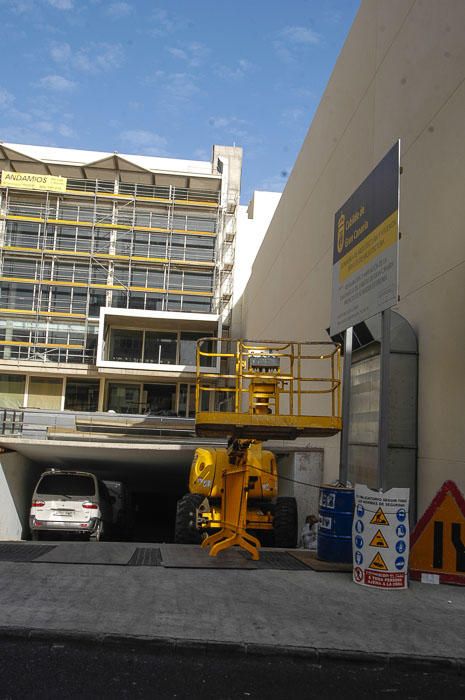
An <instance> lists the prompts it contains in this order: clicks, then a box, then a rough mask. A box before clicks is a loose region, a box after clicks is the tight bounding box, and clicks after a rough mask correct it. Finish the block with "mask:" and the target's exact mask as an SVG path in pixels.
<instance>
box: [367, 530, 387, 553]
mask: <svg viewBox="0 0 465 700" xmlns="http://www.w3.org/2000/svg"><path fill="white" fill-rule="evenodd" d="M370 547H384V548H385V549H389V545H388V543H387V542H386V538H385V537H384V535H383V533H382V532H381V530H378V532H377V533H376V535H374V537H373V539H372V540H371V542H370Z"/></svg>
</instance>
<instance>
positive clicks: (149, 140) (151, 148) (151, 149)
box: [120, 129, 167, 156]
mask: <svg viewBox="0 0 465 700" xmlns="http://www.w3.org/2000/svg"><path fill="white" fill-rule="evenodd" d="M120 139H121V141H122V142H123V143H125V144H127V145H128V146H129V148H131V149H132V150H135V151H136V153H142V154H145V155H158V156H161V155H166V149H165V146H166V144H167V141H166V139H165V138H164V137H163V136H160V135H159V134H157V133H155V132H154V131H146V130H144V129H127V130H126V131H123V132H121V134H120Z"/></svg>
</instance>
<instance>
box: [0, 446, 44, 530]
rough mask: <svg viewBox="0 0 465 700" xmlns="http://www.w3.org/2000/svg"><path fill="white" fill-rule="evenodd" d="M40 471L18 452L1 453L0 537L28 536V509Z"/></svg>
mask: <svg viewBox="0 0 465 700" xmlns="http://www.w3.org/2000/svg"><path fill="white" fill-rule="evenodd" d="M41 473H42V469H41V468H40V467H38V466H37V465H35V464H34V463H33V462H31V461H30V460H28V459H26V458H25V457H23V456H22V455H19V454H18V453H17V452H5V453H3V454H0V540H21V539H29V522H28V518H29V509H30V507H31V498H32V493H33V490H34V487H35V485H36V483H37V481H38V479H39V476H40V474H41Z"/></svg>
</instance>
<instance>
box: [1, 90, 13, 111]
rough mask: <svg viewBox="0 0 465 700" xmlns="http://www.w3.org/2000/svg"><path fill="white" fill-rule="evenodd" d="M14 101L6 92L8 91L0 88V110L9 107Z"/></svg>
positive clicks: (9, 93)
mask: <svg viewBox="0 0 465 700" xmlns="http://www.w3.org/2000/svg"><path fill="white" fill-rule="evenodd" d="M14 101H15V98H14V95H12V94H11V92H8V90H5V88H2V87H0V109H7V108H8V107H11V105H12V104H13V102H14Z"/></svg>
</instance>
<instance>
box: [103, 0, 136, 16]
mask: <svg viewBox="0 0 465 700" xmlns="http://www.w3.org/2000/svg"><path fill="white" fill-rule="evenodd" d="M131 12H132V7H131V5H129V3H127V2H112V3H111V4H110V5H108V7H107V9H106V11H105V14H107V15H108V16H109V17H112V18H113V19H121V18H122V17H128V15H130V14H131Z"/></svg>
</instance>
